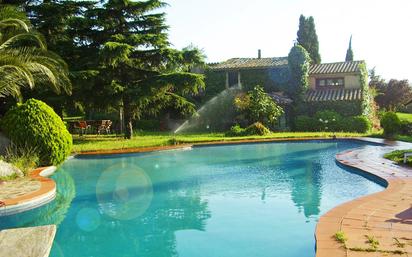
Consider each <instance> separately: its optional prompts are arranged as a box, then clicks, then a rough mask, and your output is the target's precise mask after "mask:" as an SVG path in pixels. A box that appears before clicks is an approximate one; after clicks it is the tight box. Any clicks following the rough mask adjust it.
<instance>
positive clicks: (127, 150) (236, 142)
mask: <svg viewBox="0 0 412 257" xmlns="http://www.w3.org/2000/svg"><path fill="white" fill-rule="evenodd" d="M316 140H361V141H369V140H363V138H358V137H337V138H332V137H296V138H267V139H246V140H233V141H223V140H222V141H212V142H199V143H193V144H179V145H169V146H154V147H140V148H125V149H116V150H97V151H84V152H79V153H76V154H74V157H76V156H97V155H112V154H129V153H147V152H158V151H164V150H176V149H184V148H187V147H202V146H218V145H239V144H254V143H271V142H296V141H316ZM369 142H373V143H376V142H374V141H373V140H370V141H369Z"/></svg>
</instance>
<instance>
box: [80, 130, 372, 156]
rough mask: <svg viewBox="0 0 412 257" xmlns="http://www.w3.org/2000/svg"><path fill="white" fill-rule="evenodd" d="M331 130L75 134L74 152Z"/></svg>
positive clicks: (319, 134) (323, 134) (292, 135)
mask: <svg viewBox="0 0 412 257" xmlns="http://www.w3.org/2000/svg"><path fill="white" fill-rule="evenodd" d="M331 136H332V133H331V132H281V133H271V134H269V135H266V136H244V137H225V136H224V134H223V133H203V134H202V133H199V134H182V135H176V136H174V135H173V134H171V133H166V132H138V133H136V134H135V136H134V137H133V139H131V140H125V139H123V138H122V137H120V136H119V137H116V136H114V135H108V136H106V135H100V136H96V135H85V136H81V137H80V136H78V135H73V144H74V146H73V152H75V153H78V152H87V151H95V150H116V149H128V148H138V147H150V146H166V145H173V144H174V143H175V142H176V143H177V144H192V143H202V142H218V141H235V140H247V139H272V138H285V139H291V138H320V137H331ZM336 136H337V137H359V136H366V135H365V134H357V133H336Z"/></svg>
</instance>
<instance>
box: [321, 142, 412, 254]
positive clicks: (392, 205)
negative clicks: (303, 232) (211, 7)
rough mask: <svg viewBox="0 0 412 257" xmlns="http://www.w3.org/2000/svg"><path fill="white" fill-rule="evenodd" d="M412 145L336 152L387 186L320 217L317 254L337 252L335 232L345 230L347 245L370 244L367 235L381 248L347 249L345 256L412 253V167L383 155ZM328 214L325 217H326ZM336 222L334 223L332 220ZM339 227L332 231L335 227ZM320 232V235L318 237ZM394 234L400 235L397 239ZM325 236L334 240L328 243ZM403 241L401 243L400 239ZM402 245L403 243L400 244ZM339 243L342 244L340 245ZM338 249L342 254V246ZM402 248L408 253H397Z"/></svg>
mask: <svg viewBox="0 0 412 257" xmlns="http://www.w3.org/2000/svg"><path fill="white" fill-rule="evenodd" d="M398 147H400V148H399V149H407V148H409V149H410V148H412V144H407V143H400V144H399V143H398V146H396V144H393V143H391V146H381V147H378V146H377V147H374V148H365V149H355V150H352V151H345V152H343V153H340V154H337V155H336V159H337V161H338V162H340V163H342V164H343V165H346V166H351V167H354V168H356V169H358V170H361V171H362V172H365V173H369V174H373V175H375V176H378V177H381V178H383V179H385V180H386V181H387V183H388V186H387V188H386V189H385V190H384V191H382V192H379V193H376V194H372V195H369V196H365V197H362V198H359V199H356V200H354V201H351V202H350V203H345V204H343V205H340V206H338V207H336V208H335V209H332V210H331V211H329V212H328V213H326V214H325V215H324V216H323V217H321V218H320V219H319V223H318V226H317V229H316V240H322V241H320V242H321V244H320V246H322V245H325V246H328V248H326V247H319V248H317V252H316V256H317V257H319V256H330V257H332V256H335V251H334V249H331V248H330V247H332V246H336V240H335V239H334V237H333V235H334V234H335V233H336V232H337V231H343V232H344V233H345V235H346V237H347V238H348V241H347V242H346V246H347V248H348V249H349V248H352V247H355V248H356V247H361V248H365V249H366V248H368V247H370V244H369V243H368V242H367V240H366V235H369V236H374V237H375V239H377V240H378V241H379V250H380V251H378V252H367V251H354V250H347V255H346V256H351V257H369V256H374V257H377V256H411V257H412V252H410V251H411V249H412V169H410V168H407V167H403V166H397V165H394V164H393V163H392V162H391V161H389V160H386V159H383V157H382V156H383V154H384V153H385V152H389V151H392V150H395V149H398ZM324 217H325V218H324ZM333 221H334V222H336V225H335V226H331V222H333ZM338 227H339V230H336V231H333V228H338ZM318 235H319V237H318ZM394 238H397V240H398V241H396V240H395V239H394ZM325 240H331V241H335V242H331V243H327V242H325ZM398 242H400V243H398ZM399 245H402V246H403V247H399ZM337 247H340V246H339V245H337ZM335 250H338V253H339V254H341V253H342V251H341V249H335ZM395 251H403V252H406V253H408V254H403V255H399V254H394V253H395Z"/></svg>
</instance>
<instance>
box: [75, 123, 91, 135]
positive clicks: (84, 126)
mask: <svg viewBox="0 0 412 257" xmlns="http://www.w3.org/2000/svg"><path fill="white" fill-rule="evenodd" d="M74 128H75V129H78V130H79V135H80V136H82V135H84V134H87V131H88V130H89V129H90V128H91V126H90V125H88V124H87V122H86V121H84V120H81V121H78V122H76V123H75V124H74Z"/></svg>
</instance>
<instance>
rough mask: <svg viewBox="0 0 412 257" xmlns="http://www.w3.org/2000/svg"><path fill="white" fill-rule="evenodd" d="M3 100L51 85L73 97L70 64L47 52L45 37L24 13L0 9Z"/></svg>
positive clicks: (0, 70)
mask: <svg viewBox="0 0 412 257" xmlns="http://www.w3.org/2000/svg"><path fill="white" fill-rule="evenodd" d="M0 77H1V78H2V79H1V80H0V97H4V96H7V95H13V96H16V97H17V96H20V89H21V88H23V87H30V88H33V87H34V86H35V85H38V84H40V85H49V86H51V87H52V89H54V91H55V92H57V93H60V91H61V89H63V90H65V91H66V92H67V93H70V89H71V83H70V80H69V78H68V72H67V65H66V63H65V62H64V61H63V60H62V59H61V58H60V57H59V56H58V55H56V54H54V53H53V52H50V51H48V50H47V49H46V44H45V42H44V41H43V39H42V36H41V35H40V34H38V33H36V32H34V31H32V30H31V28H30V23H29V21H28V20H27V18H26V17H25V15H24V13H22V12H20V11H19V10H18V9H17V8H15V7H13V6H3V7H1V8H0Z"/></svg>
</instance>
